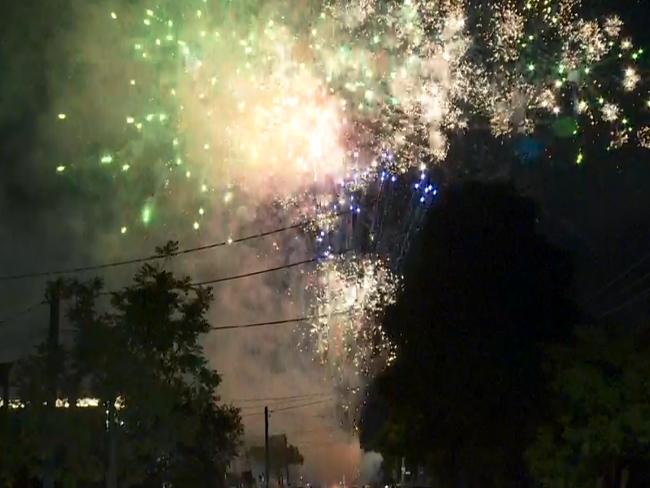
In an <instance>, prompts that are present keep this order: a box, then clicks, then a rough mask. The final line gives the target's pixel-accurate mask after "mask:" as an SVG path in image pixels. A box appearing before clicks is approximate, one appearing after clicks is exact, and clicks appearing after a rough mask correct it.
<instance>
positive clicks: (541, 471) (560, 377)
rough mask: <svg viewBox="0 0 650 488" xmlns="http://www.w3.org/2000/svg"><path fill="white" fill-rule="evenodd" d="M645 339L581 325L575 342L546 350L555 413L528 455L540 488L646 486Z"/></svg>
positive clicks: (649, 383)
mask: <svg viewBox="0 0 650 488" xmlns="http://www.w3.org/2000/svg"><path fill="white" fill-rule="evenodd" d="M646 332H647V331H646ZM645 335H646V333H645V332H642V331H641V332H640V331H633V330H629V329H628V328H625V327H621V326H610V325H603V326H595V325H592V326H584V327H581V328H580V329H579V330H578V331H577V333H576V340H575V344H573V345H571V346H564V347H556V348H554V349H553V350H552V352H551V354H550V356H551V360H552V363H551V364H552V369H553V374H554V380H553V391H554V393H555V396H556V398H557V402H556V404H555V406H554V416H553V420H552V421H551V422H548V423H547V424H546V425H544V426H543V427H542V428H540V430H539V432H538V436H537V440H536V442H535V443H534V445H533V446H532V447H531V448H530V449H529V451H528V460H529V463H530V466H531V470H532V472H533V473H534V474H535V476H536V477H537V478H538V479H539V481H540V483H541V485H542V486H548V487H554V488H555V487H560V488H561V487H572V488H573V487H576V488H579V487H582V486H585V487H587V486H589V487H591V486H596V484H597V483H601V485H600V486H602V487H603V488H605V487H617V488H618V487H623V486H625V484H626V483H629V484H630V485H631V486H647V484H648V483H649V482H650V477H649V476H648V475H649V474H650V473H649V472H648V469H647V467H646V466H648V463H649V462H650V388H649V387H650V354H649V352H650V347H649V346H650V344H649V343H648V338H647V336H646V337H644V336H645Z"/></svg>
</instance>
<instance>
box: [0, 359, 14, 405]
mask: <svg viewBox="0 0 650 488" xmlns="http://www.w3.org/2000/svg"><path fill="white" fill-rule="evenodd" d="M11 366H12V363H0V380H2V409H3V410H5V411H9V374H10V373H11Z"/></svg>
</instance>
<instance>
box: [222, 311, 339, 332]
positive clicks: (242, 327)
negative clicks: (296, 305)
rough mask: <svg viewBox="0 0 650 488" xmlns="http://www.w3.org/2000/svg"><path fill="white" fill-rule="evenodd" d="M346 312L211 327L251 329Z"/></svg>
mask: <svg viewBox="0 0 650 488" xmlns="http://www.w3.org/2000/svg"><path fill="white" fill-rule="evenodd" d="M346 313H348V312H335V313H332V314H326V315H305V316H303V317H295V318H291V319H282V320H271V321H268V322H252V323H249V324H237V325H222V326H216V327H210V329H211V330H232V329H249V328H254V327H266V326H268V325H285V324H293V323H296V322H306V321H309V320H314V319H321V318H326V317H330V316H332V315H345V314H346Z"/></svg>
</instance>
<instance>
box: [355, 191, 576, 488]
mask: <svg viewBox="0 0 650 488" xmlns="http://www.w3.org/2000/svg"><path fill="white" fill-rule="evenodd" d="M536 223H537V219H536V210H535V206H534V205H533V203H532V202H531V201H529V200H527V199H525V198H522V197H520V196H518V195H517V194H516V193H515V192H514V190H513V189H512V188H511V187H510V186H508V185H505V184H490V185H486V184H479V183H473V182H470V183H464V184H462V185H459V186H455V187H452V188H450V189H448V190H446V191H445V193H444V194H442V195H441V198H440V200H439V202H438V204H437V205H436V206H435V207H434V208H433V209H432V210H431V211H430V214H429V215H428V216H427V219H426V221H425V223H424V225H423V228H422V229H421V231H420V234H419V236H418V237H417V240H416V242H414V243H413V246H412V248H411V251H410V253H409V256H408V257H407V261H406V264H405V273H404V286H403V290H402V292H401V294H400V295H399V297H398V299H397V303H396V304H395V306H393V307H391V308H390V309H389V310H388V311H387V313H386V315H385V317H384V321H383V325H384V328H385V330H386V333H387V334H388V336H389V337H390V339H391V340H392V341H393V342H394V344H395V345H396V347H397V351H398V355H397V360H396V361H395V363H394V364H392V365H391V366H390V367H389V368H388V369H387V370H386V371H385V372H384V373H383V374H382V375H381V376H380V377H379V379H378V380H377V381H376V383H375V384H374V385H373V387H372V388H371V394H370V398H369V399H368V401H367V403H366V407H365V409H364V412H363V415H362V422H361V441H362V445H363V446H364V447H366V448H368V449H375V450H378V451H380V452H382V454H384V458H385V471H390V468H391V467H392V468H394V467H396V466H398V465H399V464H398V463H399V460H400V458H401V457H402V456H405V457H406V458H407V459H408V460H409V461H410V462H411V463H416V464H419V465H426V466H428V467H429V468H430V469H431V472H433V473H434V474H435V476H436V477H437V478H438V480H439V482H440V483H441V486H468V487H473V486H480V487H491V486H494V487H508V486H513V487H515V486H516V487H521V486H526V484H527V483H528V482H529V480H528V476H527V470H526V465H525V462H524V459H523V455H522V453H523V452H524V450H525V448H526V447H527V445H528V444H529V442H530V441H531V440H532V439H533V436H534V433H535V428H536V426H537V425H538V422H539V420H540V413H541V412H543V411H544V405H545V403H546V400H545V395H544V382H543V375H542V370H541V357H542V349H541V347H540V345H541V344H545V343H549V342H553V341H556V340H558V339H561V338H563V337H565V336H566V335H567V333H568V332H569V331H570V329H571V324H573V323H574V322H575V320H576V317H577V313H576V310H575V307H574V306H573V303H572V301H571V300H570V299H569V298H568V297H569V295H570V293H569V291H570V285H571V279H572V271H571V266H570V261H569V259H568V257H567V256H566V255H565V254H563V253H562V252H560V251H559V250H557V249H555V248H554V247H553V246H551V245H550V244H549V243H548V242H546V240H545V239H544V238H543V237H542V236H541V235H540V234H539V233H538V232H537V231H536Z"/></svg>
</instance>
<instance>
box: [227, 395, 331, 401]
mask: <svg viewBox="0 0 650 488" xmlns="http://www.w3.org/2000/svg"><path fill="white" fill-rule="evenodd" d="M326 395H329V393H327V392H321V393H305V394H303V395H290V396H280V397H266V398H236V399H234V400H230V401H231V402H235V403H244V402H267V401H268V402H273V401H279V400H294V399H298V398H309V397H318V396H326Z"/></svg>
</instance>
